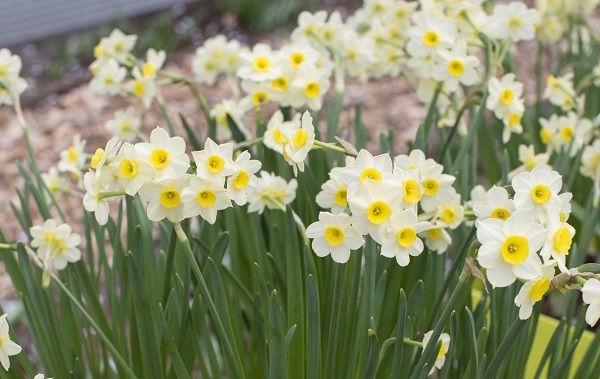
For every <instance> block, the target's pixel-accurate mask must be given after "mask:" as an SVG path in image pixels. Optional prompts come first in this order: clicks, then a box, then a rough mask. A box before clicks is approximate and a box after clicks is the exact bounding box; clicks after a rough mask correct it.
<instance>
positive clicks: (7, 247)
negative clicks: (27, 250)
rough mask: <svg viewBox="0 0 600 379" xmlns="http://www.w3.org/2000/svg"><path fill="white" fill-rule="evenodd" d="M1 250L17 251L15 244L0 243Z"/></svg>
mask: <svg viewBox="0 0 600 379" xmlns="http://www.w3.org/2000/svg"><path fill="white" fill-rule="evenodd" d="M0 250H17V244H15V243H0Z"/></svg>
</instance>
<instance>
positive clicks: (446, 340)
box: [423, 330, 450, 375]
mask: <svg viewBox="0 0 600 379" xmlns="http://www.w3.org/2000/svg"><path fill="white" fill-rule="evenodd" d="M431 334H433V330H431V331H429V332H427V333H425V335H424V336H423V349H425V348H426V347H427V345H428V344H429V342H432V341H430V339H431ZM440 340H442V346H440V351H439V352H438V355H437V358H436V360H435V363H434V367H432V368H431V371H429V375H431V374H433V372H434V371H435V369H436V368H437V369H438V370H441V369H442V367H444V363H445V362H446V353H447V352H448V347H449V346H450V335H449V334H447V333H442V335H441V336H440ZM432 343H433V342H432ZM435 344H437V341H435Z"/></svg>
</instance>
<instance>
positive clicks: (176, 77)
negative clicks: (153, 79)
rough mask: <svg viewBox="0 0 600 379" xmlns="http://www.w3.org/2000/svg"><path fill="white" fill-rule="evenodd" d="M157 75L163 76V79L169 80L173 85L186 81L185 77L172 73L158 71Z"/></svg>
mask: <svg viewBox="0 0 600 379" xmlns="http://www.w3.org/2000/svg"><path fill="white" fill-rule="evenodd" d="M157 74H158V75H160V76H164V77H165V78H169V79H171V81H172V83H173V84H175V83H180V82H184V81H185V80H186V79H185V77H183V76H181V75H177V74H173V73H172V72H169V71H165V70H158V72H157Z"/></svg>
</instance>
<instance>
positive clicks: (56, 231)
mask: <svg viewBox="0 0 600 379" xmlns="http://www.w3.org/2000/svg"><path fill="white" fill-rule="evenodd" d="M29 232H30V233H31V237H33V239H32V240H31V246H32V247H36V248H37V256H38V258H40V260H41V261H42V262H43V263H44V270H48V271H49V270H52V269H53V268H55V269H57V270H62V269H63V268H65V267H67V263H68V262H77V261H78V260H80V259H81V251H80V250H79V247H78V246H79V244H81V236H80V235H79V234H77V233H71V227H70V226H69V225H68V224H61V225H57V224H56V221H55V220H54V219H48V220H46V221H45V222H44V225H43V226H39V225H36V226H32V227H31V229H29Z"/></svg>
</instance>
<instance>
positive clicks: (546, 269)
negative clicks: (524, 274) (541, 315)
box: [515, 262, 556, 320]
mask: <svg viewBox="0 0 600 379" xmlns="http://www.w3.org/2000/svg"><path fill="white" fill-rule="evenodd" d="M555 266H556V263H555V262H549V263H548V264H545V265H544V266H543V267H542V271H540V273H539V275H538V276H537V277H536V278H534V279H532V280H529V281H528V282H527V283H525V284H523V287H521V289H520V290H519V293H518V294H517V297H516V298H515V305H517V306H518V307H519V318H520V319H521V320H527V319H528V318H529V317H530V316H531V312H532V311H533V305H534V304H535V303H536V302H538V301H540V300H542V297H543V296H544V294H545V293H546V292H547V291H548V289H549V288H550V283H551V282H552V279H553V278H554V267H555Z"/></svg>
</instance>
